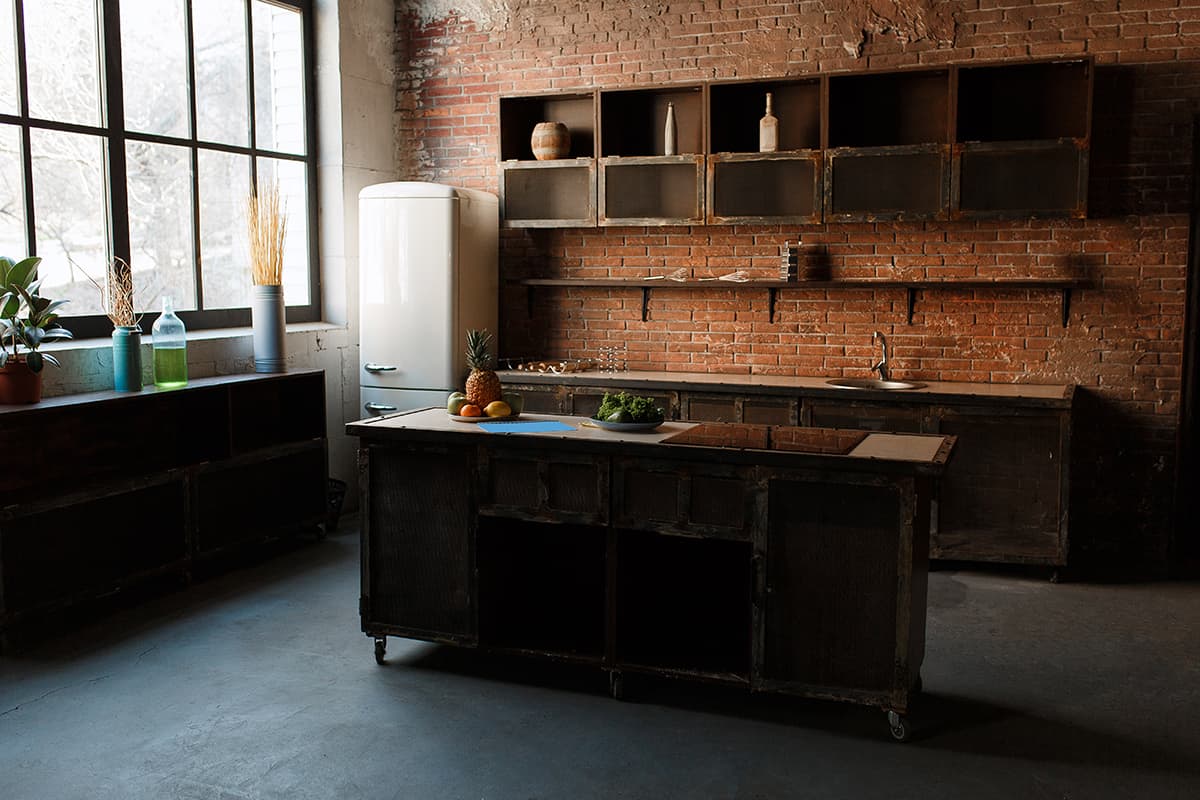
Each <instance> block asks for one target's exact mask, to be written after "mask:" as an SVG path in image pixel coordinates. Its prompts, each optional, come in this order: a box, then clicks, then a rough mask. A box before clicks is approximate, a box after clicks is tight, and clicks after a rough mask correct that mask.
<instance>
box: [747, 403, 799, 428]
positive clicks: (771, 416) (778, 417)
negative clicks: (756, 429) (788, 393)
mask: <svg viewBox="0 0 1200 800" xmlns="http://www.w3.org/2000/svg"><path fill="white" fill-rule="evenodd" d="M798 405H799V404H798V403H797V401H796V400H795V399H794V398H790V397H786V398H768V397H746V398H743V399H742V416H741V422H745V423H749V424H751V425H795V424H796V423H797V408H798Z"/></svg>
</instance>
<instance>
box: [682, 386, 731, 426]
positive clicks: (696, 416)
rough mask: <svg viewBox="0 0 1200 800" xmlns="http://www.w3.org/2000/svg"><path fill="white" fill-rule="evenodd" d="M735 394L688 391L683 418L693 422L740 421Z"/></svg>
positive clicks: (684, 402)
mask: <svg viewBox="0 0 1200 800" xmlns="http://www.w3.org/2000/svg"><path fill="white" fill-rule="evenodd" d="M737 400H738V398H737V397H735V396H734V395H731V394H729V395H701V394H691V393H688V394H686V395H684V398H683V419H686V420H690V421H692V422H739V421H740V420H739V419H738V409H737Z"/></svg>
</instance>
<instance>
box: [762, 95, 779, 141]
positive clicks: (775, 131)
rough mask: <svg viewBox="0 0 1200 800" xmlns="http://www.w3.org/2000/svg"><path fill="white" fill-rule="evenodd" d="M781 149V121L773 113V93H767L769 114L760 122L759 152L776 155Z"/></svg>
mask: <svg viewBox="0 0 1200 800" xmlns="http://www.w3.org/2000/svg"><path fill="white" fill-rule="evenodd" d="M778 149H779V120H777V119H775V115H774V114H772V113H771V93H770V92H767V113H766V114H764V115H763V118H762V119H760V120H759V121H758V152H760V153H774V152H775V151H776V150H778Z"/></svg>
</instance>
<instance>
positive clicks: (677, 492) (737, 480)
mask: <svg viewBox="0 0 1200 800" xmlns="http://www.w3.org/2000/svg"><path fill="white" fill-rule="evenodd" d="M759 494H760V492H759V491H758V486H757V484H756V482H755V476H754V470H753V468H750V467H737V466H730V465H725V464H708V463H697V462H686V461H669V460H663V461H658V460H653V459H626V458H620V459H616V460H615V462H614V465H613V524H614V525H616V526H617V527H621V528H627V529H631V530H642V531H654V532H657V533H673V534H679V535H681V536H698V537H704V538H711V539H743V540H749V539H750V538H751V536H752V534H753V530H754V523H755V518H756V510H755V509H756V503H757V502H758V496H759Z"/></svg>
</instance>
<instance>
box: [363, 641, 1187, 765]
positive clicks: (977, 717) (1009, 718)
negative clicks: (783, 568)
mask: <svg viewBox="0 0 1200 800" xmlns="http://www.w3.org/2000/svg"><path fill="white" fill-rule="evenodd" d="M365 655H366V652H365V650H364V656H365ZM387 666H390V667H392V668H397V669H419V670H429V671H432V672H441V673H448V674H454V675H460V676H465V677H470V678H473V679H480V680H487V681H496V682H502V683H512V684H518V685H525V686H537V687H541V688H546V689H552V690H557V691H567V692H577V693H583V694H593V695H595V694H606V693H607V686H608V683H607V677H606V675H605V673H604V672H603V671H601V670H600V669H598V668H597V667H594V666H587V665H578V664H568V663H560V662H550V661H543V660H538V659H534V658H522V657H520V656H509V655H505V654H495V653H485V652H476V651H473V650H467V649H461V648H455V647H447V646H433V645H431V646H430V647H429V649H423V650H421V651H420V652H419V653H417V654H415V655H413V656H411V657H408V658H393V659H389V660H388V662H387ZM625 679H626V685H627V691H626V695H625V700H624V702H633V703H650V704H654V705H659V706H665V707H668V708H672V709H675V710H684V711H691V712H696V713H701V714H716V715H720V716H726V717H730V718H736V719H743V720H748V721H753V722H767V723H772V724H779V725H785V726H789V727H795V728H800V729H805V730H810V731H820V732H822V733H830V734H836V735H840V736H846V737H850V738H867V739H876V740H880V741H890V738H889V733H888V729H887V726H886V723H885V717H884V715H883V713H882V712H881V711H880V710H879V709H875V708H867V707H862V706H854V705H848V704H841V703H834V702H829V701H821V700H808V699H804V698H796V697H788V696H785V695H776V694H757V693H750V692H749V691H748V690H747V689H745V688H742V687H732V686H726V685H717V684H703V683H694V682H689V681H684V680H672V679H669V678H661V677H657V676H649V675H630V674H628V673H626V675H625ZM613 702H619V701H615V700H614V701H613ZM909 718H910V720H911V722H912V723H913V724H914V727H915V728H916V734H915V736H914V738H913V740H911V741H910V742H908V743H907V744H904V745H899V744H898V745H897V746H903V747H919V748H922V749H928V750H932V751H939V750H940V751H946V752H948V753H951V752H952V753H966V754H974V755H983V756H993V757H1000V758H1016V759H1022V760H1028V761H1032V762H1037V761H1046V762H1053V763H1065V764H1076V765H1082V766H1103V767H1117V768H1121V767H1130V768H1133V767H1136V768H1138V769H1151V770H1161V771H1171V772H1180V773H1185V774H1200V763H1198V762H1196V760H1195V758H1194V754H1193V753H1189V752H1182V751H1179V752H1171V751H1169V750H1166V749H1164V748H1163V747H1162V746H1161V744H1160V743H1147V742H1142V741H1140V740H1138V739H1135V738H1132V737H1123V736H1119V735H1113V734H1112V733H1110V732H1101V731H1096V730H1089V729H1087V728H1084V727H1081V726H1078V725H1073V724H1068V723H1063V722H1060V721H1056V720H1052V719H1046V718H1043V717H1038V716H1034V715H1031V714H1029V713H1026V712H1023V711H1019V710H1016V709H1012V708H1005V707H1003V706H999V705H995V704H992V703H987V702H981V701H979V700H977V699H973V698H970V697H963V696H956V695H948V694H938V693H933V692H930V693H923V694H921V695H920V696H919V697H917V698H916V699H915V701H914V702H913V704H912V707H911V709H910V716H909Z"/></svg>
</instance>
